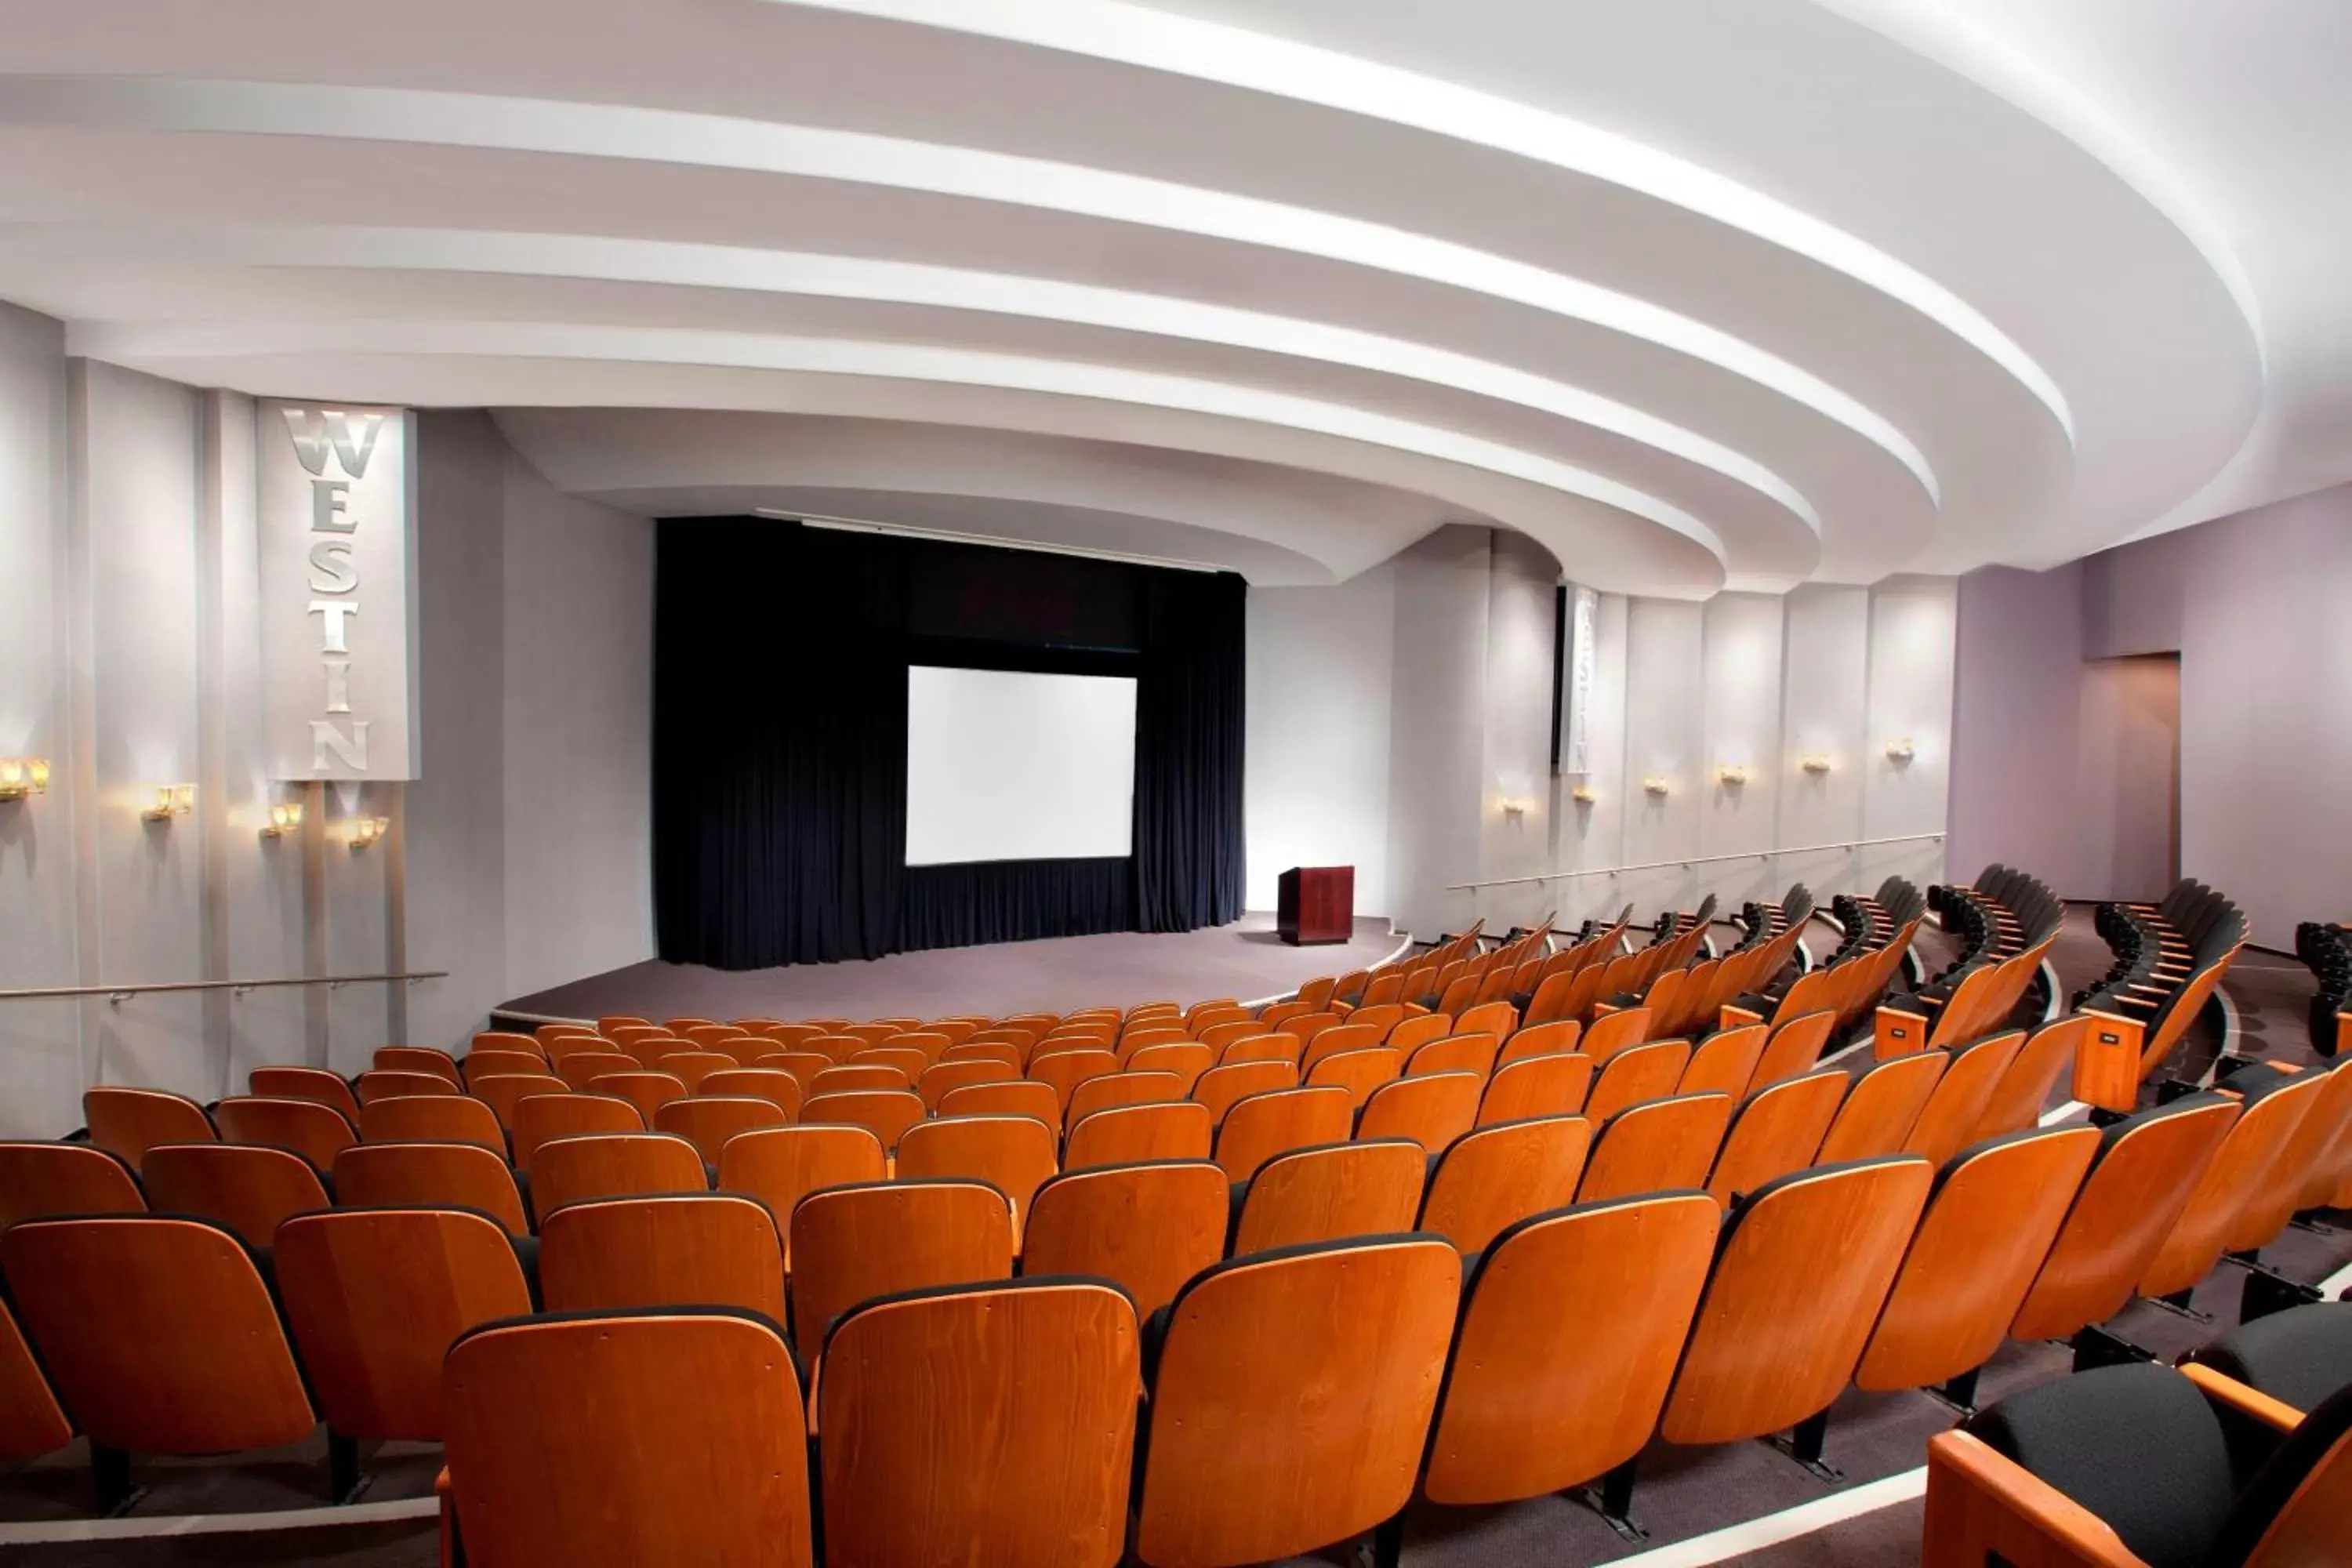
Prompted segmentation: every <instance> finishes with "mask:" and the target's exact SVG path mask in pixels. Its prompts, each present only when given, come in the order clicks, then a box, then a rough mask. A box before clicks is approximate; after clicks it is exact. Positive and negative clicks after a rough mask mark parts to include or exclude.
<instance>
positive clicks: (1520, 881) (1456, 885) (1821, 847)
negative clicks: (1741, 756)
mask: <svg viewBox="0 0 2352 1568" xmlns="http://www.w3.org/2000/svg"><path fill="white" fill-rule="evenodd" d="M1930 839H1932V840H1934V841H1935V842H1936V843H1938V844H1940V843H1942V842H1943V841H1944V835H1942V834H1940V833H1904V834H1898V835H1896V836H1895V837H1892V838H1852V839H1848V840H1846V841H1845V842H1844V843H1843V844H1800V845H1792V846H1790V847H1788V848H1786V849H1742V850H1740V851H1739V852H1738V853H1737V854H1734V855H1684V856H1680V857H1677V858H1675V859H1672V860H1645V861H1643V862H1642V863H1641V864H1640V865H1638V866H1595V867H1592V868H1590V869H1587V870H1582V871H1547V872H1545V873H1544V874H1543V875H1542V876H1540V877H1498V878H1496V879H1495V880H1493V881H1491V882H1448V883H1447V884H1446V885H1445V890H1446V891H1447V892H1449V893H1473V892H1476V891H1477V890H1478V889H1481V888H1516V887H1520V886H1524V885H1526V884H1528V883H1530V882H1572V881H1574V880H1575V879H1577V878H1579V877H1614V876H1616V875H1617V874H1618V873H1619V872H1621V871H1661V870H1664V869H1665V868H1667V867H1669V866H1678V867H1680V868H1682V869H1684V870H1685V871H1687V870H1689V869H1690V868H1692V867H1694V866H1712V865H1716V864H1718V863H1720V862H1722V861H1725V860H1769V859H1771V858H1774V857H1775V856H1779V855H1825V854H1827V853H1829V852H1830V851H1831V850H1833V849H1870V848H1874V847H1877V846H1879V845H1881V844H1919V843H1924V842H1927V841H1928V840H1930Z"/></svg>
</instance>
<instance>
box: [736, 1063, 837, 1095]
mask: <svg viewBox="0 0 2352 1568" xmlns="http://www.w3.org/2000/svg"><path fill="white" fill-rule="evenodd" d="M751 1065H752V1066H753V1067H755V1068H768V1069H770V1070H771V1071H774V1072H781V1073H783V1074H785V1075H787V1076H788V1077H790V1078H791V1079H792V1080H793V1082H794V1083H797V1084H799V1085H800V1086H801V1099H802V1100H803V1101H805V1100H807V1099H808V1097H809V1096H810V1095H811V1094H814V1092H815V1084H816V1075H817V1074H819V1073H821V1072H824V1071H825V1070H826V1069H827V1068H831V1067H832V1066H833V1065H834V1062H833V1058H831V1057H827V1056H823V1055H820V1054H819V1053H817V1052H815V1051H768V1052H764V1053H762V1054H761V1055H760V1056H756V1057H753V1058H751Z"/></svg>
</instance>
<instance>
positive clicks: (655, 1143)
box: [530, 1132, 710, 1229]
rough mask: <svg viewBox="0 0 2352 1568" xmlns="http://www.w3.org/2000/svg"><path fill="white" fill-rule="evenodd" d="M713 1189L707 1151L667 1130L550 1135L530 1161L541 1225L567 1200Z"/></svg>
mask: <svg viewBox="0 0 2352 1568" xmlns="http://www.w3.org/2000/svg"><path fill="white" fill-rule="evenodd" d="M709 1190H710V1177H709V1173H708V1172H707V1171H705V1170H704V1168H703V1163H702V1155H701V1154H700V1153H699V1152H697V1150H696V1149H695V1147H694V1145H693V1144H691V1143H689V1142H687V1141H686V1140H685V1139H683V1138H673V1137H671V1136H670V1135H669V1134H668V1133H667V1132H596V1133H589V1134H586V1135H584V1136H580V1137H572V1138H555V1139H551V1140H550V1141H549V1142H545V1143H542V1144H541V1145H540V1146H539V1148H538V1150H537V1151H536V1152H535V1153H534V1154H533V1156H532V1159H531V1164H530V1207H531V1213H532V1214H533V1215H536V1216H537V1217H538V1220H539V1224H540V1226H541V1229H544V1228H546V1226H547V1221H548V1218H549V1216H550V1215H553V1214H554V1213H555V1212H556V1211H557V1210H558V1209H560V1208H562V1206H563V1205H566V1204H576V1203H585V1202H587V1201H588V1200H589V1199H591V1198H628V1197H638V1196H643V1195H647V1194H654V1193H705V1192H709Z"/></svg>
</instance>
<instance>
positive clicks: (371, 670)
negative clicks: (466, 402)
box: [254, 400, 422, 779]
mask: <svg viewBox="0 0 2352 1568" xmlns="http://www.w3.org/2000/svg"><path fill="white" fill-rule="evenodd" d="M254 439H255V442H256V444H257V447H258V448H259V449H258V451H257V454H256V459H257V468H256V474H257V480H258V483H259V489H260V548H261V615H262V626H261V668H262V686H263V689H264V692H265V696H264V702H265V706H266V710H267V715H266V716H267V721H268V753H269V776H270V777H271V778H273V779H413V778H415V777H417V776H418V774H419V773H420V771H421V770H420V763H421V761H422V759H421V757H420V755H419V749H418V745H417V731H416V719H417V714H416V652H417V648H416V595H415V584H414V581H413V579H412V575H411V574H412V571H413V565H412V563H413V562H414V561H415V553H416V416H415V415H414V414H412V413H410V412H409V411H408V410H407V409H404V408H353V407H350V406H347V405H329V404H318V403H277V402H270V401H268V400H264V401H263V402H262V403H261V404H260V405H259V408H258V410H257V419H256V421H255V426H254Z"/></svg>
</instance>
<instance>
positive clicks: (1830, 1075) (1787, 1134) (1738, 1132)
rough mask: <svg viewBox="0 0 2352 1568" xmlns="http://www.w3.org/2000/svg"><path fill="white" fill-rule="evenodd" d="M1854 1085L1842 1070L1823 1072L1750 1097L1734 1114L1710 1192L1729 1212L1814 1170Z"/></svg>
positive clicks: (1709, 1181)
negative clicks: (1771, 1186)
mask: <svg viewBox="0 0 2352 1568" xmlns="http://www.w3.org/2000/svg"><path fill="white" fill-rule="evenodd" d="M1852 1082H1853V1079H1850V1078H1848V1077H1847V1076H1846V1073H1845V1069H1844V1068H1822V1069H1821V1070H1820V1071H1819V1072H1810V1073H1807V1074H1806V1075H1805V1076H1804V1077H1802V1078H1792V1079H1784V1080H1782V1081H1781V1082H1779V1083H1775V1084H1770V1085H1768V1086H1767V1087H1765V1088H1763V1089H1758V1090H1756V1091H1755V1092H1754V1093H1752V1094H1750V1095H1749V1096H1748V1101H1747V1103H1746V1104H1744V1105H1742V1106H1741V1107H1740V1108H1739V1109H1738V1110H1737V1111H1735V1112H1733V1114H1732V1118H1731V1130H1730V1131H1728V1132H1727V1133H1725V1134H1724V1138H1723V1152H1721V1153H1719V1154H1717V1156H1716V1161H1715V1173H1714V1174H1713V1175H1712V1176H1710V1177H1708V1179H1707V1184H1706V1188H1707V1191H1708V1192H1710V1193H1713V1194H1715V1197H1716V1201H1717V1203H1718V1204H1720V1205H1723V1206H1724V1207H1726V1208H1729V1207H1730V1206H1731V1203H1732V1200H1733V1199H1735V1198H1738V1197H1741V1196H1744V1195H1746V1194H1748V1193H1752V1192H1755V1191H1756V1190H1757V1189H1758V1188H1759V1187H1761V1186H1763V1185H1764V1184H1765V1183H1767V1182H1770V1181H1775V1180H1777V1179H1779V1178H1780V1177H1782V1176H1785V1175H1787V1174H1788V1173H1790V1172H1791V1171H1801V1170H1803V1169H1804V1168H1805V1167H1806V1166H1807V1165H1810V1164H1811V1163H1813V1156H1814V1154H1816V1153H1817V1152H1820V1150H1821V1146H1822V1139H1823V1138H1826V1137H1828V1136H1829V1131H1830V1123H1832V1121H1836V1120H1837V1113H1838V1107H1839V1106H1841V1105H1843V1104H1844V1103H1845V1091H1846V1087H1847V1086H1848V1085H1849V1084H1851V1083H1852Z"/></svg>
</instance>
